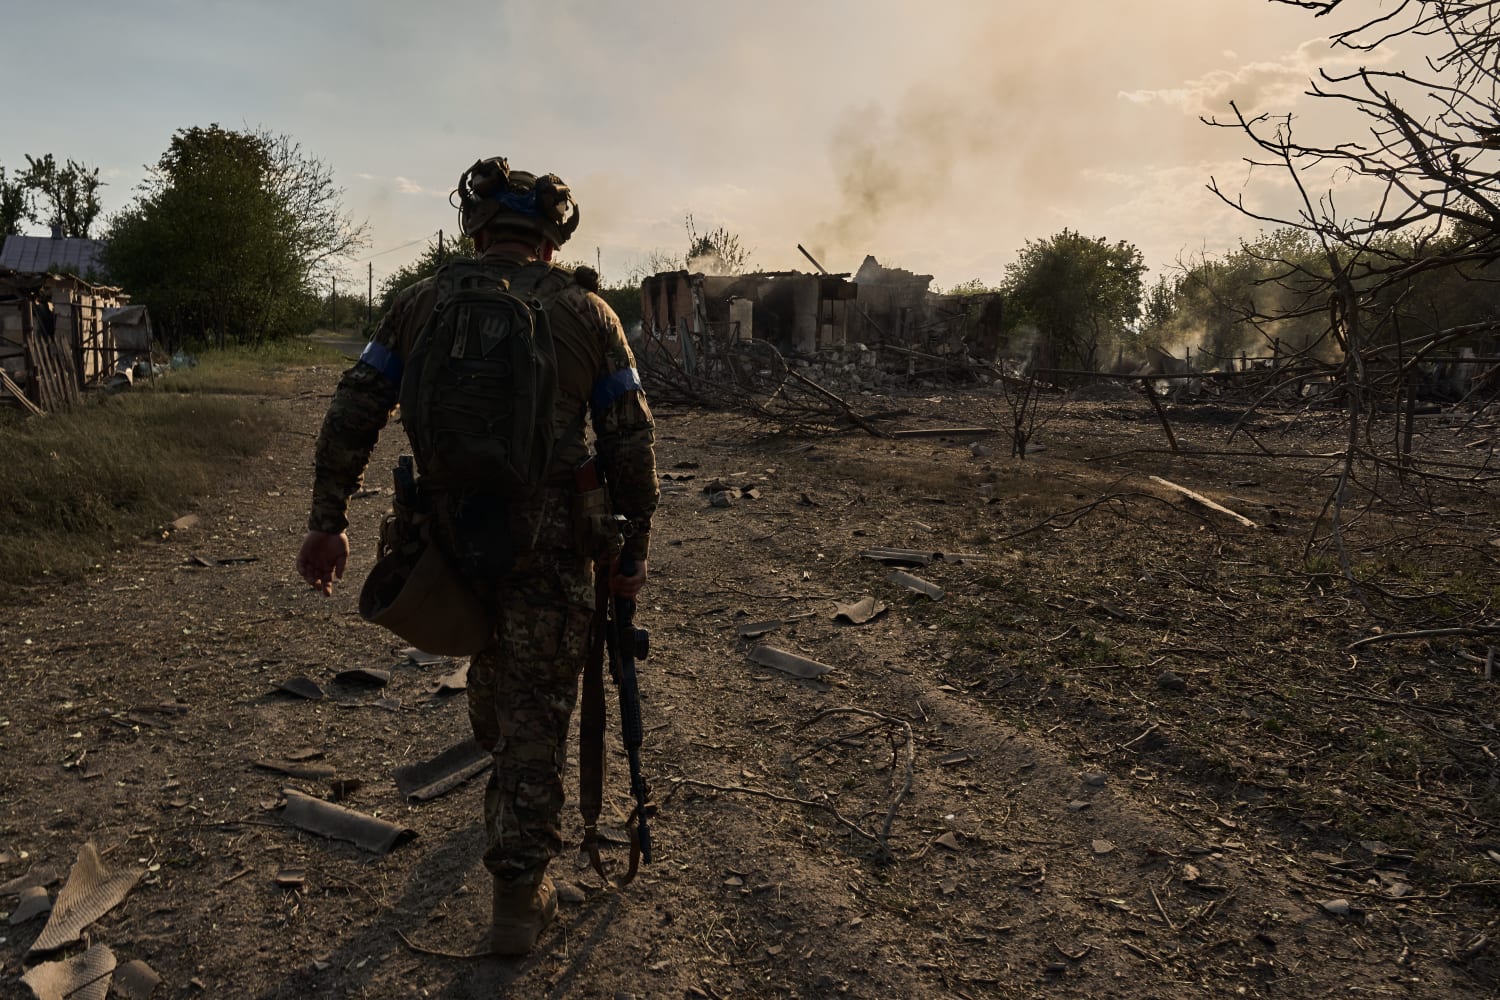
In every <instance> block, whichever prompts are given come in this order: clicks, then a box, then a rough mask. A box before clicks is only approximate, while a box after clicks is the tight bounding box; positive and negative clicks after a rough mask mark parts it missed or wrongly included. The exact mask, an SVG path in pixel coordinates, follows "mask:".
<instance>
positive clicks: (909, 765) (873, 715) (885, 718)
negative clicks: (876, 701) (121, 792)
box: [807, 708, 917, 858]
mask: <svg viewBox="0 0 1500 1000" xmlns="http://www.w3.org/2000/svg"><path fill="white" fill-rule="evenodd" d="M831 715H859V716H863V717H865V718H867V719H876V720H878V721H880V722H882V723H884V724H885V725H887V726H894V727H896V728H898V729H901V730H902V731H904V732H905V733H906V780H905V781H904V782H903V783H902V785H901V788H900V790H899V791H897V792H896V797H895V798H893V799H892V800H891V804H890V807H889V808H888V809H887V810H886V813H885V822H884V823H883V824H881V827H880V838H879V839H880V848H881V850H882V851H883V852H884V853H885V856H886V857H887V858H890V857H893V855H892V854H891V848H890V844H889V843H888V842H887V841H888V840H889V839H890V836H891V826H892V825H893V824H894V823H895V822H896V810H897V809H898V808H900V806H901V802H902V800H904V799H905V798H906V797H907V796H908V795H910V794H911V786H912V784H913V782H914V781H915V779H916V768H917V764H916V762H917V749H916V739H915V738H914V737H913V735H912V731H911V723H910V722H907V721H906V720H905V719H897V718H895V717H894V716H890V715H882V714H881V713H879V712H872V711H870V710H869V709H867V708H828V709H824V710H823V711H821V712H819V713H818V714H817V715H816V716H814V717H813V719H812V721H811V722H809V723H807V725H809V726H813V725H816V724H817V723H818V722H820V721H822V720H823V719H826V718H828V717H829V716H831Z"/></svg>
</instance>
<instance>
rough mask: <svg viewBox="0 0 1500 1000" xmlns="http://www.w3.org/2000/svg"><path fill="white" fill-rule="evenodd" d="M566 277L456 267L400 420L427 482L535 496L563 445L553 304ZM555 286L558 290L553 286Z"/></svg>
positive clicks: (420, 344) (408, 377)
mask: <svg viewBox="0 0 1500 1000" xmlns="http://www.w3.org/2000/svg"><path fill="white" fill-rule="evenodd" d="M566 275H567V272H566V271H561V270H558V269H555V268H551V267H547V268H527V269H525V270H523V271H521V272H520V273H516V274H513V275H512V276H511V277H510V278H506V277H505V276H504V275H503V274H501V273H499V271H498V270H497V268H496V267H495V265H493V264H487V263H484V262H481V261H473V260H459V261H451V262H449V263H448V264H445V265H444V266H443V267H442V268H440V269H439V270H438V272H437V275H436V278H435V280H436V283H437V301H436V303H435V305H434V307H433V310H432V314H431V315H430V316H429V317H428V318H427V321H426V323H425V324H424V325H423V326H422V329H421V330H420V331H419V332H418V334H417V337H416V340H415V342H414V343H413V345H412V349H411V354H410V357H408V358H407V362H406V373H405V376H404V377H403V378H402V380H401V390H400V402H401V419H402V422H403V424H404V425H405V427H406V433H407V436H408V437H409V438H410V439H411V445H412V451H413V452H414V453H415V455H416V460H417V467H418V468H419V469H420V470H421V472H422V479H423V482H424V483H426V484H431V485H433V486H436V487H440V488H453V489H462V490H475V491H482V492H486V493H490V494H494V495H498V496H502V497H511V498H514V497H519V496H525V495H527V494H529V493H532V492H534V491H535V490H536V489H537V488H539V487H540V486H541V485H542V483H543V480H544V479H545V477H546V475H547V469H548V466H549V464H550V463H551V460H552V449H553V445H554V444H555V434H554V430H553V409H554V406H555V401H556V397H557V355H556V351H555V349H554V347H553V342H552V331H551V328H550V326H549V325H548V322H547V307H548V306H550V305H551V303H552V300H553V299H555V298H556V296H557V293H558V292H559V291H561V290H562V288H564V287H566V281H557V280H550V281H549V279H553V278H554V276H556V277H565V276H566ZM544 286H553V287H544Z"/></svg>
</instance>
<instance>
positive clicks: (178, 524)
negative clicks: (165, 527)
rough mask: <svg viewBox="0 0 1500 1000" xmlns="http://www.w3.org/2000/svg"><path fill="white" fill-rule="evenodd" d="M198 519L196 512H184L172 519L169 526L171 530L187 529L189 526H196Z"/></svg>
mask: <svg viewBox="0 0 1500 1000" xmlns="http://www.w3.org/2000/svg"><path fill="white" fill-rule="evenodd" d="M198 520H199V519H198V515H197V514H184V515H182V516H181V517H179V518H178V519H177V520H175V521H173V522H172V524H171V526H170V527H171V529H172V530H173V531H187V530H188V529H189V528H196V527H198Z"/></svg>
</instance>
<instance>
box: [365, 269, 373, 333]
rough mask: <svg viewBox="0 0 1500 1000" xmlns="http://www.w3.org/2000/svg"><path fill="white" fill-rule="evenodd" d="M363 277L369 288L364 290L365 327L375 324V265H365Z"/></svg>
mask: <svg viewBox="0 0 1500 1000" xmlns="http://www.w3.org/2000/svg"><path fill="white" fill-rule="evenodd" d="M365 268H366V271H365V277H366V280H367V281H368V282H369V287H368V288H367V289H366V290H365V326H369V325H371V324H372V323H374V322H375V265H374V264H371V263H366V264H365Z"/></svg>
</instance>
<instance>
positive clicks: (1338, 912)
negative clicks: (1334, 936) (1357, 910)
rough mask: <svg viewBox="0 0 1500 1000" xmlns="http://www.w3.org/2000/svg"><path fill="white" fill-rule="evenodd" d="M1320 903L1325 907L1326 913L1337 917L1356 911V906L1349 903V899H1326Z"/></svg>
mask: <svg viewBox="0 0 1500 1000" xmlns="http://www.w3.org/2000/svg"><path fill="white" fill-rule="evenodd" d="M1320 905H1321V906H1322V907H1323V912H1324V913H1328V914H1331V915H1332V916H1335V917H1347V916H1349V914H1351V913H1353V912H1354V907H1352V906H1350V905H1349V901H1348V900H1347V899H1328V900H1324V901H1323V902H1322V904H1320Z"/></svg>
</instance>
